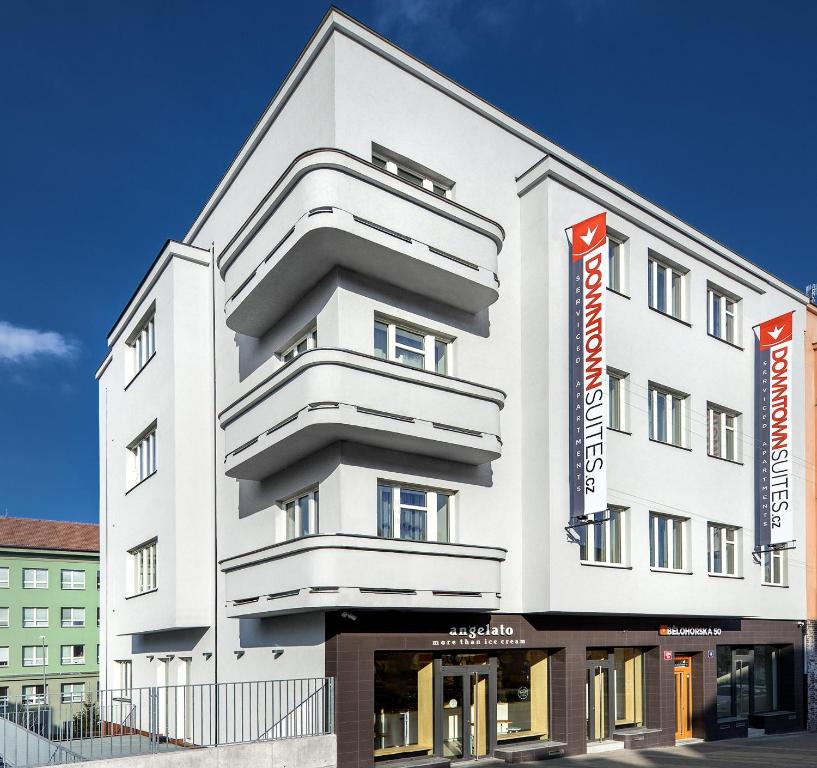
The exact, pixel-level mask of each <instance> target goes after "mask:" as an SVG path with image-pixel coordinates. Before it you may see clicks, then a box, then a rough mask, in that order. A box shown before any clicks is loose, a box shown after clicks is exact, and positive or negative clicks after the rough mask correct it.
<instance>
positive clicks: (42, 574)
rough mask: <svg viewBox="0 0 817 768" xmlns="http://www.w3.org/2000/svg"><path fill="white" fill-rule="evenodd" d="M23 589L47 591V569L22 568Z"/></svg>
mask: <svg viewBox="0 0 817 768" xmlns="http://www.w3.org/2000/svg"><path fill="white" fill-rule="evenodd" d="M23 589H48V569H47V568H23Z"/></svg>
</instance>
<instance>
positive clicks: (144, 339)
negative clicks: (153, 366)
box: [128, 315, 156, 376]
mask: <svg viewBox="0 0 817 768" xmlns="http://www.w3.org/2000/svg"><path fill="white" fill-rule="evenodd" d="M155 320H156V316H155V315H151V316H150V317H149V318H148V319H147V320H145V321H144V322H143V323H142V325H141V326H140V327H139V328H138V329H137V330H136V331H135V332H134V334H133V335H132V336H131V340H130V341H129V342H128V346H129V347H130V356H131V376H135V375H136V374H137V373H139V371H141V370H142V368H144V367H145V366H146V365H147V364H148V362H149V361H150V359H151V358H152V357H153V355H154V354H155V353H156V322H155Z"/></svg>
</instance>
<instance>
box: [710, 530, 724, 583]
mask: <svg viewBox="0 0 817 768" xmlns="http://www.w3.org/2000/svg"><path fill="white" fill-rule="evenodd" d="M711 532H712V573H720V572H721V568H722V562H721V548H722V546H723V543H722V541H721V535H722V532H723V530H722V529H721V528H719V527H717V526H712V528H711Z"/></svg>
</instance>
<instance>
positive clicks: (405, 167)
mask: <svg viewBox="0 0 817 768" xmlns="http://www.w3.org/2000/svg"><path fill="white" fill-rule="evenodd" d="M372 163H373V164H374V165H376V166H377V167H378V168H382V169H383V170H385V171H388V172H389V173H393V174H394V175H395V176H399V177H400V178H401V179H405V180H406V181H408V182H410V183H411V184H414V185H415V186H418V187H422V188H423V189H427V190H428V191H429V192H433V193H434V194H435V195H437V196H438V197H451V196H452V189H453V187H454V185H453V183H452V182H450V181H448V180H447V179H443V178H442V177H441V176H438V175H436V174H433V173H431V172H430V171H427V170H426V169H425V168H422V167H420V166H419V165H416V164H414V163H412V162H410V161H407V160H401V159H396V158H392V157H389V156H388V155H387V154H386V153H385V152H373V153H372Z"/></svg>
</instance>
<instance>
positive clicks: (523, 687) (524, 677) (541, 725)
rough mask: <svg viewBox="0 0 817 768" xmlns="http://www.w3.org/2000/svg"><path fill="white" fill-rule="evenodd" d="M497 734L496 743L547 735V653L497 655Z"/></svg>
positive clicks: (548, 719)
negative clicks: (497, 741)
mask: <svg viewBox="0 0 817 768" xmlns="http://www.w3.org/2000/svg"><path fill="white" fill-rule="evenodd" d="M496 657H497V676H496V721H497V722H496V734H497V739H498V740H499V741H503V740H506V739H507V740H513V739H518V738H520V737H524V736H536V737H538V738H540V739H542V738H547V736H549V734H550V716H549V711H550V699H549V695H548V691H549V687H550V686H549V684H548V655H547V652H546V651H498V652H497V654H496Z"/></svg>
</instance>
